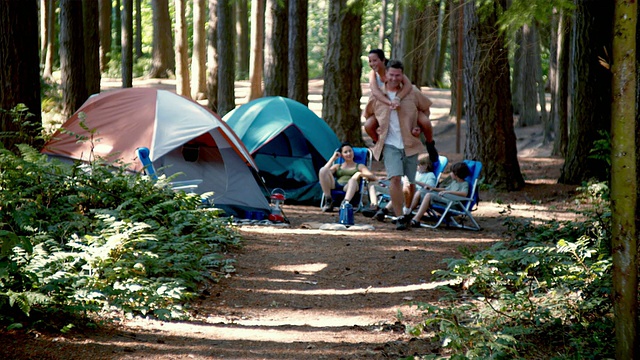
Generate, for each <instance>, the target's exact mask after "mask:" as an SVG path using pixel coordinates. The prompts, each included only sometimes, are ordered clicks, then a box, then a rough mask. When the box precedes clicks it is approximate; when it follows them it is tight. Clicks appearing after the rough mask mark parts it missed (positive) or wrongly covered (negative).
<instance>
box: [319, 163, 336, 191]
mask: <svg viewBox="0 0 640 360" xmlns="http://www.w3.org/2000/svg"><path fill="white" fill-rule="evenodd" d="M318 179H319V180H320V187H321V188H322V192H323V193H324V195H325V196H326V197H327V198H329V199H330V198H331V190H332V189H333V188H334V187H335V180H334V179H333V173H331V170H328V169H325V168H320V171H319V172H318Z"/></svg>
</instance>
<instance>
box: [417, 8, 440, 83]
mask: <svg viewBox="0 0 640 360" xmlns="http://www.w3.org/2000/svg"><path fill="white" fill-rule="evenodd" d="M426 13H427V16H428V22H427V23H426V24H425V25H426V26H425V30H426V34H425V39H426V43H425V44H426V45H427V46H426V47H425V49H423V50H422V53H423V54H424V59H423V60H424V77H423V79H424V82H423V84H424V85H426V86H435V70H436V64H437V62H438V15H439V14H440V2H438V1H436V2H434V3H433V4H432V5H430V6H428V7H427V11H426ZM417 45H418V46H419V44H417Z"/></svg>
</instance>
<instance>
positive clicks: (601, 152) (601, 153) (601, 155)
mask: <svg viewBox="0 0 640 360" xmlns="http://www.w3.org/2000/svg"><path fill="white" fill-rule="evenodd" d="M598 134H599V135H600V136H601V138H600V139H598V140H596V141H594V142H593V148H591V150H590V151H589V158H590V159H596V160H600V161H602V162H603V164H606V166H605V165H603V167H604V171H605V172H606V178H607V179H610V178H611V135H610V134H609V132H608V131H606V130H599V131H598Z"/></svg>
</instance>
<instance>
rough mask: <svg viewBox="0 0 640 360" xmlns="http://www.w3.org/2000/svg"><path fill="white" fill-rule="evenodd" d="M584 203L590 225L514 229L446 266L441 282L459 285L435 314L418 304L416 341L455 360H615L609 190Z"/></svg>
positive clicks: (588, 193)
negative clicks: (435, 344) (424, 339)
mask: <svg viewBox="0 0 640 360" xmlns="http://www.w3.org/2000/svg"><path fill="white" fill-rule="evenodd" d="M583 194H584V196H583V198H582V201H588V202H590V203H591V204H592V205H593V206H592V208H591V210H590V211H588V212H587V213H585V214H584V215H585V217H586V218H585V220H583V221H579V222H570V221H566V222H557V221H550V222H547V223H545V224H543V225H532V224H531V223H526V222H522V221H516V220H514V219H508V220H507V221H506V226H507V227H508V228H509V233H510V234H513V238H512V239H508V240H505V241H504V242H500V243H497V244H495V245H494V246H492V247H491V248H489V249H486V250H483V251H480V252H472V251H470V250H468V249H463V250H462V251H461V253H462V255H463V258H462V259H450V260H448V261H447V263H448V267H447V269H445V270H438V271H436V274H437V275H438V276H439V277H440V278H441V279H446V280H450V281H451V283H452V284H453V285H451V286H445V287H442V288H441V290H443V291H445V292H446V294H447V295H446V296H445V297H444V298H443V299H441V302H440V303H439V305H438V306H436V305H432V304H427V303H416V304H415V306H417V307H418V308H419V309H420V310H421V311H423V318H422V321H421V322H420V323H418V324H415V325H413V326H412V327H410V329H409V331H410V332H411V333H412V334H414V335H416V336H419V335H423V336H425V335H426V334H430V335H433V334H435V339H436V340H437V341H439V342H440V344H441V346H442V348H443V353H444V354H446V358H451V359H534V358H544V359H602V358H613V354H614V348H613V347H614V343H615V342H614V335H613V313H612V302H611V298H610V294H611V265H612V262H611V249H610V243H609V241H610V238H611V229H610V211H609V209H608V188H607V187H606V186H605V185H603V184H591V185H589V186H587V187H585V188H584V190H583ZM578 201H580V199H579V200H578ZM423 358H424V359H434V358H440V357H439V356H435V355H429V356H428V357H423Z"/></svg>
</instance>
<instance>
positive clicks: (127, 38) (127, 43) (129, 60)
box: [89, 0, 134, 88]
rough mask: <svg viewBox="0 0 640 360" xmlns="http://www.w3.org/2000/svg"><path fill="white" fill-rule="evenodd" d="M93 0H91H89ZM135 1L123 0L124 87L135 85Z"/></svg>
mask: <svg viewBox="0 0 640 360" xmlns="http://www.w3.org/2000/svg"><path fill="white" fill-rule="evenodd" d="M89 1H91V0H89ZM133 1H134V0H122V13H121V14H122V22H121V24H122V31H121V34H122V39H121V42H120V43H121V45H122V59H121V60H122V87H123V88H130V87H133Z"/></svg>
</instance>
